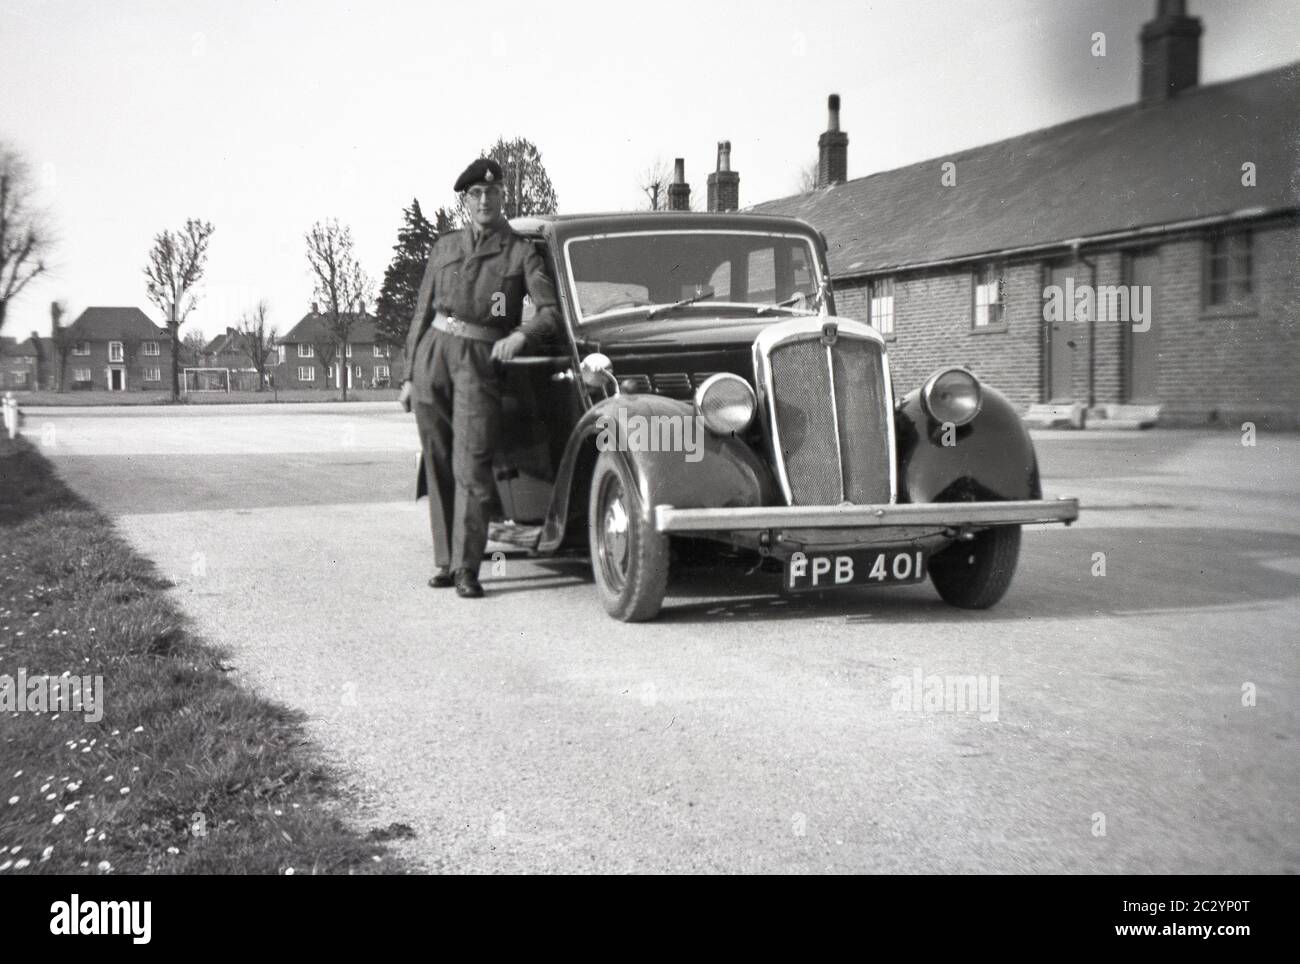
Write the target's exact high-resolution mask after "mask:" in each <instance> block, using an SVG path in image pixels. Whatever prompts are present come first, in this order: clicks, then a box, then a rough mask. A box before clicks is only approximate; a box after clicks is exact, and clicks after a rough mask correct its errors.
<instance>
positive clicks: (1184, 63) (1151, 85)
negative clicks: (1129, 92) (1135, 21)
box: [1139, 0, 1203, 101]
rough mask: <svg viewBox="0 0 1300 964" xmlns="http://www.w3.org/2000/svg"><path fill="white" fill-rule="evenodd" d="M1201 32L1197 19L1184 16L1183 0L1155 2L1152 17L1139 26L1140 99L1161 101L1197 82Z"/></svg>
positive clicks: (1193, 85) (1185, 4)
mask: <svg viewBox="0 0 1300 964" xmlns="http://www.w3.org/2000/svg"><path fill="white" fill-rule="evenodd" d="M1202 29H1203V28H1202V27H1201V21H1200V18H1199V17H1189V16H1188V15H1187V2H1186V0H1157V3H1156V18H1155V19H1154V20H1151V21H1148V22H1147V23H1145V24H1143V25H1142V34H1141V41H1142V52H1141V55H1140V57H1139V60H1140V69H1141V71H1142V84H1141V91H1140V93H1141V96H1142V100H1144V101H1151V100H1164V99H1166V98H1168V97H1172V96H1174V95H1175V94H1177V93H1178V92H1179V91H1183V90H1187V89H1188V88H1189V87H1195V86H1196V85H1197V84H1198V83H1199V82H1200V72H1201V32H1202Z"/></svg>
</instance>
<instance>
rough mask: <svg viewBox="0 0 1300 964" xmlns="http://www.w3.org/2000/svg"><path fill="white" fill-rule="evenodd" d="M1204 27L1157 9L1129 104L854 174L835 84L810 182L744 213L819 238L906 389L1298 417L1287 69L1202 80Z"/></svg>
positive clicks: (1292, 131) (1292, 99) (1296, 89)
mask: <svg viewBox="0 0 1300 964" xmlns="http://www.w3.org/2000/svg"><path fill="white" fill-rule="evenodd" d="M1201 32H1202V26H1201V21H1200V20H1199V19H1198V18H1195V17H1191V16H1188V15H1187V13H1186V10H1185V4H1184V3H1182V2H1178V0H1161V2H1160V3H1159V4H1158V8H1157V13H1156V16H1155V18H1154V19H1153V20H1152V21H1150V22H1149V23H1147V24H1146V25H1145V27H1144V28H1143V31H1142V34H1141V40H1140V42H1141V45H1142V56H1141V64H1142V69H1141V78H1140V84H1139V87H1140V97H1139V99H1138V101H1137V102H1135V103H1133V104H1130V105H1128V106H1124V107H1120V108H1117V109H1115V110H1110V111H1105V112H1103V113H1099V114H1093V115H1090V116H1086V117H1082V118H1078V119H1076V120H1072V121H1068V122H1066V123H1064V124H1059V125H1056V126H1053V127H1049V128H1045V129H1042V130H1036V131H1031V132H1029V133H1027V134H1023V135H1020V136H1018V137H1012V138H1008V139H1007V140H1003V141H999V142H997V143H994V144H986V145H983V146H979V147H973V148H971V149H969V150H965V151H959V152H957V153H954V154H952V155H950V156H946V157H939V158H934V159H932V160H928V161H923V162H921V163H919V164H912V165H909V166H907V167H903V168H898V169H896V170H891V171H883V172H880V173H877V174H872V175H869V176H867V177H861V178H856V179H854V180H846V176H847V152H848V135H847V134H846V133H845V132H844V131H842V130H841V129H840V123H839V107H840V105H839V98H838V97H835V96H832V98H831V101H830V105H829V106H830V122H829V124H828V128H827V131H826V133H824V134H822V136H821V138H820V140H819V147H820V156H819V164H818V183H817V186H816V188H815V189H814V190H812V191H811V192H809V193H806V194H801V195H796V196H793V197H787V198H782V199H779V200H774V201H768V202H765V203H762V204H758V205H755V206H754V207H753V208H752V209H751V210H753V211H755V212H758V213H764V214H787V215H793V216H796V217H800V218H803V219H804V220H806V221H808V222H810V223H811V224H812V225H814V226H815V227H817V228H818V229H819V230H821V231H822V232H823V233H824V234H825V236H826V238H827V241H828V243H829V248H830V259H831V272H832V276H833V278H834V283H835V291H836V302H837V306H838V309H839V312H840V314H842V315H847V316H852V317H858V318H862V319H864V320H870V321H871V323H872V324H873V325H875V326H876V327H877V328H878V329H879V330H881V331H882V332H884V333H885V334H886V336H887V337H888V338H889V339H890V340H891V343H892V344H891V364H892V365H893V371H894V376H895V380H896V382H897V384H898V386H899V388H900V389H905V388H906V389H910V388H911V387H913V386H915V385H918V384H919V383H920V382H921V381H922V380H923V379H924V378H925V376H926V375H927V374H929V373H930V372H931V371H932V370H933V369H935V368H936V367H938V366H939V365H942V364H949V363H953V362H957V363H961V364H965V365H967V366H969V367H970V368H971V369H972V370H973V371H974V372H975V373H976V374H978V375H979V376H981V377H983V378H985V379H987V380H988V381H989V382H990V384H992V385H994V386H996V387H997V388H999V389H1000V390H1001V391H1003V392H1004V393H1006V394H1007V395H1008V396H1009V397H1010V398H1011V399H1012V400H1013V401H1014V402H1015V403H1016V404H1017V405H1018V406H1020V407H1021V408H1028V407H1029V406H1031V405H1033V404H1034V403H1047V402H1051V403H1058V404H1060V405H1062V406H1073V407H1075V408H1076V410H1077V409H1078V408H1086V409H1087V411H1088V413H1089V418H1090V419H1100V418H1105V417H1107V416H1111V417H1130V416H1133V415H1138V414H1141V415H1145V416H1152V417H1154V416H1156V415H1158V416H1159V418H1160V419H1161V420H1162V421H1163V422H1166V423H1172V424H1207V423H1216V422H1222V423H1228V424H1240V422H1242V421H1254V422H1255V423H1257V424H1260V425H1292V426H1293V425H1296V424H1300V366H1297V364H1296V361H1297V359H1300V280H1298V277H1300V267H1298V266H1300V176H1297V172H1300V146H1298V145H1300V63H1295V64H1290V65H1287V66H1285V67H1282V68H1279V69H1275V70H1270V71H1267V72H1264V73H1259V74H1255V75H1252V76H1247V77H1242V78H1238V79H1235V80H1231V81H1227V82H1225V83H1219V84H1213V85H1205V86H1202V85H1200V84H1199V57H1200V50H1199V45H1200V36H1201ZM1139 315H1142V316H1143V317H1141V318H1139V317H1138V316H1139Z"/></svg>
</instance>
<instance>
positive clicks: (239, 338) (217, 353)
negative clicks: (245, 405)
mask: <svg viewBox="0 0 1300 964" xmlns="http://www.w3.org/2000/svg"><path fill="white" fill-rule="evenodd" d="M278 360H279V356H278V353H277V351H276V349H274V348H271V349H270V350H269V351H268V352H267V355H266V364H267V373H268V374H270V373H271V372H273V371H274V370H275V366H276V363H277V361H278ZM198 365H199V367H201V368H224V369H226V370H228V371H229V372H230V376H231V378H230V387H231V388H232V389H236V390H239V391H255V390H256V389H257V388H258V375H257V368H256V367H255V366H254V365H253V356H252V352H251V350H250V349H249V346H248V340H247V338H246V337H245V336H244V333H243V332H241V331H240V330H239V329H237V328H227V329H226V330H225V331H224V332H223V333H221V334H219V335H217V336H216V337H215V338H213V339H212V340H211V341H209V342H208V343H207V344H206V345H204V346H203V350H202V351H201V352H199V358H198Z"/></svg>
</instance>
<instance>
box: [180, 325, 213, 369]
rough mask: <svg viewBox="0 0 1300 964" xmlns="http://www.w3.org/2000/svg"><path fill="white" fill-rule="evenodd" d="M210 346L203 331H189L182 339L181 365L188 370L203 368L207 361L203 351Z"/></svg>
mask: <svg viewBox="0 0 1300 964" xmlns="http://www.w3.org/2000/svg"><path fill="white" fill-rule="evenodd" d="M207 345H208V340H207V339H206V338H204V337H203V332H201V331H187V332H186V333H185V337H184V338H182V339H181V364H182V365H184V366H186V367H188V368H198V367H202V365H203V363H204V362H205V361H207V359H206V358H204V357H203V349H204V348H206V347H207Z"/></svg>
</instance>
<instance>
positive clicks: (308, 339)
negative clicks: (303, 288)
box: [277, 312, 375, 345]
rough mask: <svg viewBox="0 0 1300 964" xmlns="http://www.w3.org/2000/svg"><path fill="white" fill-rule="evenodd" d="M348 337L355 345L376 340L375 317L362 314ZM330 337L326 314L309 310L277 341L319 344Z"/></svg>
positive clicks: (288, 343) (284, 343) (286, 343)
mask: <svg viewBox="0 0 1300 964" xmlns="http://www.w3.org/2000/svg"><path fill="white" fill-rule="evenodd" d="M348 338H349V340H350V341H351V342H352V344H354V345H364V344H366V343H367V342H373V341H375V317H374V316H373V315H370V314H366V315H362V316H361V317H360V318H359V319H358V320H357V322H356V324H354V325H353V326H352V333H351V334H350V335H349V336H348ZM328 339H329V335H328V334H327V329H326V328H325V316H324V315H320V314H312V313H311V312H308V313H307V314H305V315H303V316H302V320H301V321H299V322H298V324H296V325H294V326H293V327H292V328H290V329H289V331H288V333H287V334H284V335H281V336H280V338H278V339H277V343H278V344H281V345H292V344H296V343H298V342H305V343H307V344H318V343H320V342H323V341H327V340H328Z"/></svg>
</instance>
